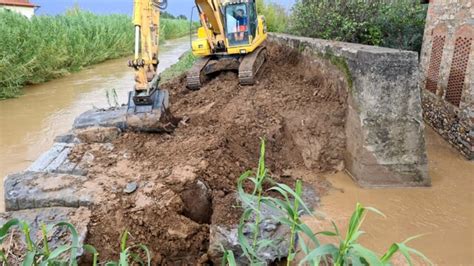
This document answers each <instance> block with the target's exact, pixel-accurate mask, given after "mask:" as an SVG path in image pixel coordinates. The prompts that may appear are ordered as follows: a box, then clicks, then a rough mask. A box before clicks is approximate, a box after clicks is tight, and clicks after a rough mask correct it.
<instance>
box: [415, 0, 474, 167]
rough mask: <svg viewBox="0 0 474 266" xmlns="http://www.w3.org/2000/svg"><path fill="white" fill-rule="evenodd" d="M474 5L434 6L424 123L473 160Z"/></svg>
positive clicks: (427, 39) (426, 53)
mask: <svg viewBox="0 0 474 266" xmlns="http://www.w3.org/2000/svg"><path fill="white" fill-rule="evenodd" d="M473 42H474V4H473V2H472V0H458V1H432V2H431V3H430V6H429V9H428V17H427V20H426V28H425V35H424V40H423V48H422V52H421V58H420V59H421V68H422V73H423V75H422V79H421V82H420V83H421V87H422V88H423V109H424V118H425V120H426V121H427V123H428V124H429V125H431V126H432V127H433V128H434V129H435V130H436V132H438V133H439V134H440V135H441V136H443V138H445V139H446V140H447V141H449V142H450V143H451V144H452V145H453V146H454V147H455V148H456V149H458V150H459V151H460V152H461V153H462V154H463V155H464V156H465V157H466V158H468V159H470V160H473V159H474V48H473V46H474V45H473Z"/></svg>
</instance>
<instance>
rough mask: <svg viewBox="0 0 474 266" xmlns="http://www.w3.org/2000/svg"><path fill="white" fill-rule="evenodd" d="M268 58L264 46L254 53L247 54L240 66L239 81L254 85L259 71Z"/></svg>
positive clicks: (243, 83) (242, 83)
mask: <svg viewBox="0 0 474 266" xmlns="http://www.w3.org/2000/svg"><path fill="white" fill-rule="evenodd" d="M266 58H267V49H266V48H265V47H264V46H262V47H259V48H257V49H256V50H255V51H253V53H251V54H248V55H246V56H245V57H244V58H243V59H242V62H241V63H240V67H239V82H240V84H241V85H253V84H255V81H256V79H255V78H256V76H257V74H258V71H259V70H260V68H261V67H262V65H263V63H265V60H266Z"/></svg>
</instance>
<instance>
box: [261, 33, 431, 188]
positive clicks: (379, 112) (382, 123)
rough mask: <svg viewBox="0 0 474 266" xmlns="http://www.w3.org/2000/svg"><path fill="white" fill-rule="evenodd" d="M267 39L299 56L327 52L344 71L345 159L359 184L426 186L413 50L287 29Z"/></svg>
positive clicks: (425, 166)
mask: <svg viewBox="0 0 474 266" xmlns="http://www.w3.org/2000/svg"><path fill="white" fill-rule="evenodd" d="M269 38H270V40H272V41H274V42H277V43H279V44H281V45H286V46H290V47H292V48H295V49H297V50H299V51H300V52H302V53H303V54H304V55H308V56H322V57H326V58H328V59H329V60H331V61H332V62H333V63H334V64H336V65H337V66H339V67H340V68H341V69H342V70H343V71H344V72H345V73H346V74H347V78H348V81H349V82H348V83H349V85H350V93H349V98H348V105H349V108H348V114H347V121H346V135H347V154H346V159H345V163H346V169H347V170H348V172H349V173H350V174H351V176H352V177H353V178H354V179H355V181H356V182H357V183H358V184H359V185H361V186H363V187H413V186H429V185H431V179H430V177H429V176H428V173H427V157H426V148H425V142H424V124H423V117H422V105H421V96H420V89H419V85H418V74H419V69H418V55H417V53H415V52H409V51H400V50H394V49H388V48H382V47H374V46H367V45H360V44H351V43H342V42H335V41H327V40H320V39H312V38H305V37H296V36H291V35H286V34H270V37H269ZM316 115H317V114H316Z"/></svg>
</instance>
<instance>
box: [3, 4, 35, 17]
mask: <svg viewBox="0 0 474 266" xmlns="http://www.w3.org/2000/svg"><path fill="white" fill-rule="evenodd" d="M2 8H4V9H8V10H11V11H14V12H18V13H20V14H22V15H24V16H26V17H28V18H31V17H33V16H34V15H35V10H36V8H38V6H37V5H35V4H33V3H30V1H29V0H0V9H2Z"/></svg>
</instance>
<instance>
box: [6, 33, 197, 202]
mask: <svg viewBox="0 0 474 266" xmlns="http://www.w3.org/2000/svg"><path fill="white" fill-rule="evenodd" d="M189 47H190V45H189V37H185V38H180V39H176V40H170V41H166V42H165V43H164V44H163V45H161V47H160V48H161V51H160V70H163V69H165V68H167V67H169V66H171V65H172V64H174V63H176V62H177V61H178V59H179V57H180V56H181V55H182V54H183V53H184V52H186V51H187V50H188V49H189ZM127 61H128V58H122V59H116V60H110V61H107V62H105V63H102V64H98V65H95V66H92V67H90V68H87V69H85V70H82V71H80V72H77V73H73V74H71V75H68V76H66V77H63V78H59V79H56V80H53V81H50V82H46V83H43V84H39V85H32V86H27V87H25V88H24V89H23V95H21V96H20V97H18V98H15V99H9V100H4V101H0V176H2V177H4V176H6V175H7V174H10V173H13V172H17V171H21V170H24V169H25V168H27V167H28V166H29V165H30V164H31V163H32V162H33V161H34V160H35V159H36V158H38V156H39V155H41V153H43V152H44V151H46V150H47V149H49V148H50V147H51V145H52V144H53V140H54V138H55V137H56V136H57V135H60V134H63V133H66V132H67V131H68V130H70V129H71V126H72V123H73V121H74V118H75V117H77V116H78V115H79V114H81V113H83V112H85V111H87V110H89V109H91V108H93V107H99V108H100V107H107V106H108V103H107V97H106V90H107V89H115V90H116V91H117V94H118V101H119V103H126V101H127V95H128V91H129V90H131V89H132V87H133V79H134V74H133V70H132V69H131V68H129V67H127ZM0 197H1V199H2V200H0V210H3V209H4V202H3V182H1V185H0Z"/></svg>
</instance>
